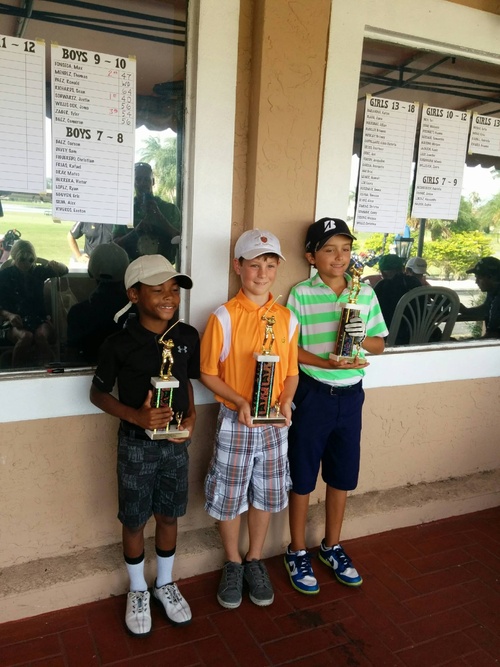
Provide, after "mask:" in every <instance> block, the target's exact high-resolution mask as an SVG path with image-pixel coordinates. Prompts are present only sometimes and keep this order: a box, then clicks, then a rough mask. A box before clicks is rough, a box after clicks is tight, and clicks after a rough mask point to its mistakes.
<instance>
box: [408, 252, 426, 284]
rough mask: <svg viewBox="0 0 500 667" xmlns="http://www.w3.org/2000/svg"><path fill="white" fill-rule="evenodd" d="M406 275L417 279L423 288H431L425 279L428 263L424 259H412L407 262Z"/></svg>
mask: <svg viewBox="0 0 500 667" xmlns="http://www.w3.org/2000/svg"><path fill="white" fill-rule="evenodd" d="M405 273H406V275H407V276H413V277H414V278H416V279H417V280H418V281H419V282H420V285H421V287H431V285H430V284H429V283H428V282H427V280H426V278H425V274H426V273H427V262H426V261H425V259H424V258H423V257H410V259H409V260H408V261H407V262H406V266H405Z"/></svg>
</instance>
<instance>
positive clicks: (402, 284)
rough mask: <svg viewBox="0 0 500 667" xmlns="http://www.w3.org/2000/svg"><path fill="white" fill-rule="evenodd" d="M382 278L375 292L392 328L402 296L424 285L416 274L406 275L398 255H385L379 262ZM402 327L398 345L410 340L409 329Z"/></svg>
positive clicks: (388, 326) (397, 338)
mask: <svg viewBox="0 0 500 667" xmlns="http://www.w3.org/2000/svg"><path fill="white" fill-rule="evenodd" d="M378 266H379V269H380V273H381V274H382V280H381V281H380V282H378V283H377V284H376V285H375V287H374V288H373V289H374V290H375V294H376V295H377V299H378V301H379V304H380V308H381V310H382V315H383V316H384V320H385V323H386V325H387V328H388V329H390V326H391V322H392V318H393V316H394V311H395V310H396V306H397V305H398V301H399V300H400V298H401V297H402V296H403V295H404V294H406V293H407V292H409V291H410V290H412V289H415V288H416V287H422V285H421V284H420V281H419V280H418V278H416V277H415V276H408V275H405V273H404V272H403V269H404V263H403V260H402V259H401V257H399V256H398V255H383V256H382V257H381V258H380V260H379V263H378ZM403 325H404V322H402V326H401V327H400V329H399V331H398V334H397V337H396V342H395V344H396V345H404V344H406V343H408V341H409V336H410V334H409V331H408V328H407V327H406V326H403Z"/></svg>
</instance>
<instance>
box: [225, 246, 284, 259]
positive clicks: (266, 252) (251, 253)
mask: <svg viewBox="0 0 500 667" xmlns="http://www.w3.org/2000/svg"><path fill="white" fill-rule="evenodd" d="M261 255H278V257H280V258H281V259H282V260H283V261H284V262H286V259H285V258H284V257H283V255H282V254H281V253H280V252H276V250H264V251H262V248H258V249H257V250H250V251H249V252H246V253H245V254H244V255H240V256H241V257H243V259H255V258H256V257H260V256H261ZM236 259H239V258H238V257H237V258H236Z"/></svg>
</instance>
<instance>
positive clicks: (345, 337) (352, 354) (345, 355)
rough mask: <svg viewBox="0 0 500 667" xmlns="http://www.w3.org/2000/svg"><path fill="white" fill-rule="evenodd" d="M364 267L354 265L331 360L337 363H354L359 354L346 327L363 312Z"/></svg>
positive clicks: (357, 347)
mask: <svg viewBox="0 0 500 667" xmlns="http://www.w3.org/2000/svg"><path fill="white" fill-rule="evenodd" d="M363 269H364V266H363V265H362V264H357V265H354V266H353V268H352V283H351V288H350V290H349V297H348V300H347V303H345V304H343V306H342V311H341V313H340V321H339V328H338V330H337V340H336V341H335V347H334V349H333V353H331V354H330V355H329V356H330V359H334V360H335V361H349V362H351V363H353V362H354V361H355V360H356V358H357V356H358V354H359V345H357V344H356V343H355V339H354V337H353V336H350V335H349V334H348V333H347V332H346V330H345V326H346V324H348V323H349V322H350V320H351V319H352V318H353V317H359V315H360V313H361V310H360V308H359V306H358V305H357V303H356V302H357V299H358V294H359V290H360V289H361V285H360V278H361V274H362V273H363Z"/></svg>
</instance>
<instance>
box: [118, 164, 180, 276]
mask: <svg viewBox="0 0 500 667" xmlns="http://www.w3.org/2000/svg"><path fill="white" fill-rule="evenodd" d="M154 182H155V179H154V176H153V170H152V168H151V165H149V164H148V163H147V162H137V163H136V164H135V181H134V185H135V197H134V229H133V230H132V231H130V230H129V229H127V227H126V226H125V225H115V227H114V228H113V238H114V241H115V243H118V245H120V246H121V247H122V248H124V249H125V250H126V251H127V254H128V256H129V259H130V261H132V260H134V259H137V258H138V257H140V256H141V255H156V254H159V255H163V256H164V257H166V258H167V259H168V261H169V262H171V263H172V264H175V263H176V261H177V253H178V249H179V241H180V236H179V235H180V233H181V216H180V213H179V209H178V208H177V206H175V204H171V203H169V202H165V201H163V199H161V197H156V196H154V195H153V185H154Z"/></svg>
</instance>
